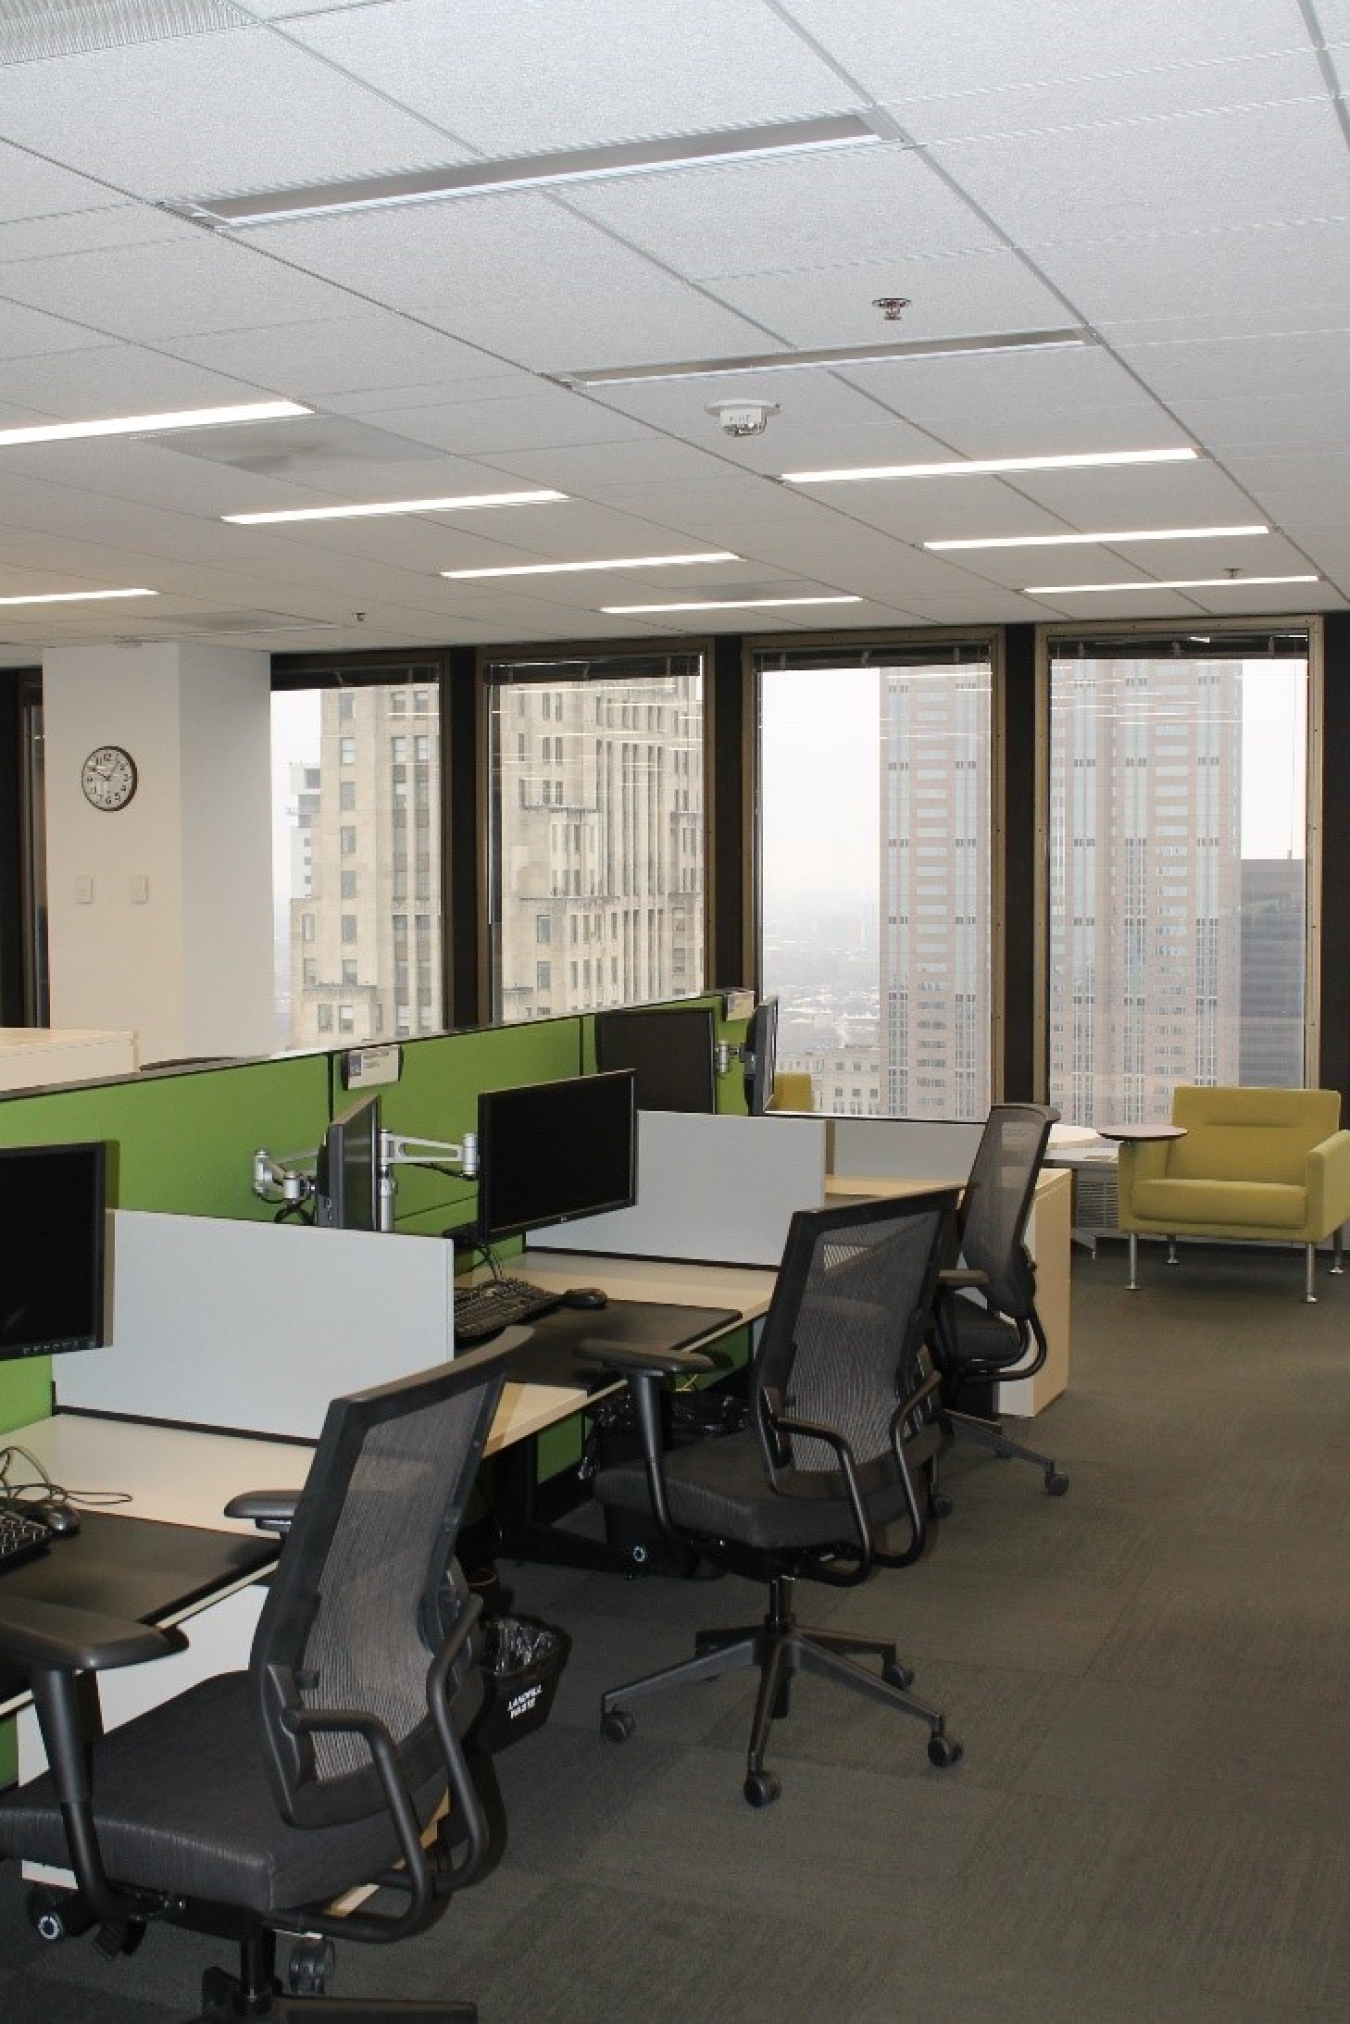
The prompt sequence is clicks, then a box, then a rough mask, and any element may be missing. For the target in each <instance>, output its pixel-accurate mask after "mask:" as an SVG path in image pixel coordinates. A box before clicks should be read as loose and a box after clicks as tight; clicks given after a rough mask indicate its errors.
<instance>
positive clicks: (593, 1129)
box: [314, 999, 778, 1245]
mask: <svg viewBox="0 0 1350 2024" xmlns="http://www.w3.org/2000/svg"><path fill="white" fill-rule="evenodd" d="M777 1012H778V1003H777V1000H776V999H767V1000H765V1001H764V1002H763V1003H761V1004H760V1005H759V1006H757V1008H756V1010H755V1013H754V1016H753V1018H752V1019H751V1021H750V1024H749V1027H748V1029H747V1033H746V1040H745V1044H744V1047H743V1048H740V1049H737V1050H732V1049H731V1048H729V1047H727V1046H726V1045H725V1044H723V1046H722V1047H720V1048H719V1046H718V1043H717V1037H716V1029H715V1025H714V1021H713V1013H712V1009H711V1007H709V1006H706V1005H681V1006H674V1007H669V1008H663V1009H662V1010H660V1011H649V1012H634V1011H628V1010H623V1011H613V1012H598V1013H596V1015H595V1021H594V1030H595V1061H596V1073H595V1074H594V1075H579V1076H573V1077H569V1078H566V1079H564V1080H561V1081H557V1082H543V1083H533V1084H527V1085H524V1086H521V1087H517V1088H514V1089H488V1090H482V1091H480V1093H479V1097H478V1119H477V1125H478V1128H477V1131H476V1133H474V1134H472V1135H467V1134H466V1137H465V1140H464V1144H463V1146H462V1147H456V1148H449V1147H445V1148H441V1151H442V1152H444V1153H446V1154H449V1153H451V1152H453V1153H454V1154H455V1155H457V1156H458V1157H459V1158H460V1159H461V1161H462V1167H461V1171H462V1172H463V1174H464V1175H465V1177H466V1178H472V1177H474V1176H476V1177H477V1180H478V1190H479V1199H478V1215H477V1220H476V1223H475V1225H474V1233H475V1235H476V1236H477V1238H478V1239H479V1241H480V1242H481V1243H483V1244H487V1245H491V1244H493V1243H496V1242H497V1241H499V1240H501V1239H504V1238H507V1237H517V1236H522V1235H524V1234H525V1233H526V1232H527V1231H530V1230H539V1229H545V1228H548V1227H549V1226H551V1225H555V1224H559V1223H569V1222H572V1221H573V1220H575V1219H577V1218H579V1217H583V1216H594V1215H600V1214H602V1213H604V1212H605V1211H607V1210H610V1209H623V1208H631V1207H632V1205H633V1203H634V1201H635V1200H636V1198H637V1135H636V1111H637V1110H639V1109H641V1110H675V1111H707V1112H712V1111H715V1110H716V1109H717V1076H718V1074H719V1072H725V1069H726V1067H727V1066H728V1065H729V1061H730V1056H731V1054H732V1052H733V1051H735V1052H738V1053H739V1054H740V1055H741V1058H742V1063H743V1068H744V1076H745V1095H746V1107H747V1109H748V1110H749V1111H750V1113H751V1115H752V1116H757V1115H760V1114H762V1113H763V1111H764V1110H765V1108H766V1107H767V1104H768V1101H769V1098H770V1096H771V1094H772V1091H773V1063H774V1052H775V1039H776V1032H777ZM719 1056H721V1057H723V1059H721V1060H719ZM405 1145H406V1146H407V1148H408V1151H407V1152H406V1153H404V1152H403V1151H402V1150H401V1148H402V1147H403V1146H405ZM427 1147H428V1142H427V1141H419V1140H408V1141H400V1140H398V1139H396V1138H393V1137H392V1136H391V1135H390V1134H388V1133H384V1132H383V1131H382V1127H381V1120H380V1104H379V1098H378V1096H375V1095H370V1096H366V1097H364V1098H362V1100H361V1101H360V1102H358V1103H356V1104H354V1105H352V1106H351V1107H350V1108H349V1109H348V1110H347V1111H345V1112H344V1113H342V1115H340V1116H339V1117H337V1118H335V1119H334V1120H333V1122H332V1124H331V1125H330V1126H329V1127H328V1130H327V1132H326V1133H325V1135H324V1142H323V1145H322V1146H321V1147H320V1149H319V1152H318V1156H317V1159H316V1163H315V1175H314V1195H315V1200H316V1206H317V1220H318V1221H319V1222H320V1223H321V1224H324V1225H327V1226H329V1227H331V1228H336V1229H344V1230H379V1229H388V1228H389V1227H390V1226H391V1222H392V1217H391V1215H390V1213H389V1206H388V1194H389V1185H390V1169H391V1165H392V1164H394V1163H396V1162H398V1161H399V1160H400V1159H405V1158H406V1159H408V1160H412V1161H416V1162H418V1163H419V1164H430V1165H435V1164H436V1163H437V1162H436V1158H435V1155H434V1152H432V1151H431V1150H429V1149H428V1150H426V1151H424V1150H423V1148H427Z"/></svg>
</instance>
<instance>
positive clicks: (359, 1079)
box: [342, 1041, 403, 1089]
mask: <svg viewBox="0 0 1350 2024" xmlns="http://www.w3.org/2000/svg"><path fill="white" fill-rule="evenodd" d="M402 1073H403V1049H402V1048H401V1047H399V1046H398V1045H396V1044H395V1043H394V1042H393V1041H391V1042H390V1043H389V1044H388V1045H387V1046H385V1047H354V1048H353V1049H352V1051H351V1052H350V1054H348V1055H347V1056H346V1057H345V1058H344V1060H343V1063H342V1080H343V1083H344V1084H345V1085H346V1087H347V1088H348V1089H374V1088H376V1087H377V1086H378V1085H379V1084H380V1083H382V1082H397V1081H398V1079H399V1077H400V1075H402Z"/></svg>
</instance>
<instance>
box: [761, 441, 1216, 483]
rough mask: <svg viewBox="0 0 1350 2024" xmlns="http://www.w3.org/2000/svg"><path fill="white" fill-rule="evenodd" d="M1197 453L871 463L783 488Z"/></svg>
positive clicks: (1176, 460) (1073, 467)
mask: <svg viewBox="0 0 1350 2024" xmlns="http://www.w3.org/2000/svg"><path fill="white" fill-rule="evenodd" d="M1199 455H1200V452H1199V451H1198V450H1193V449H1191V448H1190V446H1189V445H1187V446H1186V447H1185V448H1184V449H1180V450H1089V451H1087V452H1086V453H1084V454H1083V455H1081V456H1071V457H957V458H950V459H948V460H947V462H946V463H941V464H872V465H858V466H857V467H856V468H854V469H852V470H850V469H848V468H847V467H844V468H843V469H841V470H838V471H784V472H783V473H782V474H781V475H782V479H783V483H784V484H785V485H844V484H853V483H855V482H856V481H857V480H859V479H863V478H965V477H1000V476H1002V475H1003V474H1004V473H1005V472H1009V471H1092V470H1102V469H1106V468H1107V467H1109V466H1111V465H1115V464H1187V463H1191V462H1193V461H1194V460H1195V459H1196V458H1197V457H1198V456H1199Z"/></svg>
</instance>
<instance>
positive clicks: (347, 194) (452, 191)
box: [165, 112, 891, 225]
mask: <svg viewBox="0 0 1350 2024" xmlns="http://www.w3.org/2000/svg"><path fill="white" fill-rule="evenodd" d="M887 138H891V136H890V135H889V133H883V132H882V130H881V128H880V127H879V125H877V124H874V123H873V122H872V121H871V120H869V119H868V118H867V117H866V116H865V115H864V114H862V113H855V112H849V113H837V114H833V115H831V116H828V117H826V118H823V119H804V120H781V121H778V122H776V123H774V124H771V125H767V126H750V127H730V128H726V129H723V130H720V131H717V132H714V133H701V134H667V135H665V136H664V137H662V138H660V139H655V140H642V141H617V142H609V143H605V144H604V145H601V146H599V147H593V148H570V149H567V150H565V151H562V152H560V153H555V154H540V155H512V156H508V157H506V158H505V159H502V160H497V161H477V162H455V163H453V164H450V165H447V166H444V167H440V168H434V169H411V170H407V171H402V172H398V173H396V174H393V175H387V176H358V177H353V178H352V179H350V180H348V181H345V182H334V183H306V184H299V185H296V186H294V187H292V188H289V189H279V190H254V191H251V192H247V193H245V194H244V195H241V196H235V197H191V198H187V199H185V200H184V201H183V202H182V203H173V204H169V205H167V206H166V207H165V208H166V209H168V210H173V211H178V212H179V213H180V214H182V215H183V216H186V217H189V218H192V219H194V220H195V221H196V222H197V223H198V224H206V225H274V224H278V223H280V222H281V221H282V220H285V219H293V218H313V217H316V216H318V217H321V216H323V215H325V214H329V215H331V214H332V213H333V212H336V211H369V210H374V209H377V208H380V207H382V206H385V205H389V204H418V203H422V204H425V203H431V202H435V201H437V200H439V199H443V198H446V197H474V196H485V195H487V194H488V193H490V192H493V191H502V190H545V189H552V188H554V187H556V186H557V185H558V184H566V183H590V182H598V181H600V180H602V179H605V178H608V177H611V176H635V175H643V174H650V173H651V172H652V171H653V170H657V169H692V168H701V167H707V166H708V165H709V164H711V163H714V162H736V161H742V162H743V161H754V160H756V159H760V158H763V157H766V156H767V157H772V156H776V155H800V154H814V153H816V152H818V151H819V150H820V149H822V148H846V147H858V146H865V145H867V144H868V143H873V144H875V143H876V142H878V141H881V140H882V139H887Z"/></svg>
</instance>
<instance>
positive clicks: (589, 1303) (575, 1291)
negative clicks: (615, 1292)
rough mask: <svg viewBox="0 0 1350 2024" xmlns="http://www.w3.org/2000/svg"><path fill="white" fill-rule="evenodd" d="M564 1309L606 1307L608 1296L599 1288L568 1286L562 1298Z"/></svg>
mask: <svg viewBox="0 0 1350 2024" xmlns="http://www.w3.org/2000/svg"><path fill="white" fill-rule="evenodd" d="M562 1304H563V1306H564V1307H608V1306H609V1295H608V1294H607V1293H606V1292H605V1291H604V1289H603V1288H602V1287H599V1286H569V1287H568V1289H567V1291H566V1293H564V1295H563V1297H562Z"/></svg>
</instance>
